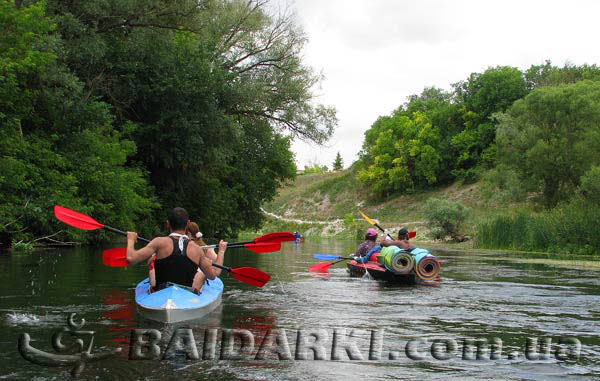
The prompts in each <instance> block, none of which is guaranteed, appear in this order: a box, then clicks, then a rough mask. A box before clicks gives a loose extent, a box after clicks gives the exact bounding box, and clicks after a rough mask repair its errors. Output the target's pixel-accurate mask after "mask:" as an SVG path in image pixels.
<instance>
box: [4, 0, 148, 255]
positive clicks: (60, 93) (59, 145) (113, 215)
mask: <svg viewBox="0 0 600 381" xmlns="http://www.w3.org/2000/svg"><path fill="white" fill-rule="evenodd" d="M0 7H2V11H1V14H2V16H1V17H0V23H1V24H0V29H2V30H5V31H7V33H6V34H4V35H3V37H2V41H1V44H2V49H0V65H1V68H0V72H1V73H3V75H6V77H3V78H4V79H6V80H0V94H1V96H0V106H1V107H0V110H2V114H1V115H0V119H1V121H2V125H3V128H2V129H1V130H0V173H1V175H0V190H1V192H0V220H1V221H2V224H1V225H0V241H1V242H2V243H3V244H5V245H9V244H11V242H12V243H19V244H20V245H21V246H22V245H26V244H29V243H30V241H31V240H32V239H33V237H34V236H39V235H43V236H51V237H52V239H56V240H69V239H77V240H87V239H99V238H101V235H83V234H82V233H81V232H78V231H75V230H74V229H68V228H67V229H65V227H64V225H60V224H58V223H57V222H56V220H55V219H54V217H53V215H52V209H53V206H54V205H55V204H61V205H64V206H67V207H70V208H73V209H77V210H81V211H82V212H87V213H90V214H93V215H94V216H95V217H97V218H99V219H102V220H103V221H104V222H106V223H110V222H113V221H114V222H115V224H117V223H118V224H120V225H119V226H122V227H123V228H131V229H133V228H135V224H136V223H138V222H139V220H140V219H141V218H144V217H145V216H148V215H149V214H150V210H151V208H152V207H153V206H155V204H154V201H153V199H152V197H151V196H150V192H149V189H148V186H147V183H146V181H145V180H144V178H143V174H142V172H141V171H140V170H138V169H135V168H127V167H125V166H124V165H125V163H126V161H127V158H128V157H129V156H131V155H132V154H133V153H135V144H134V143H133V142H132V141H130V140H128V139H126V138H125V136H124V135H123V134H122V133H120V132H118V131H115V130H114V129H113V128H112V122H113V116H112V115H111V113H110V109H109V107H108V105H107V104H106V103H103V102H98V101H96V100H95V99H93V98H90V97H89V95H88V94H86V92H85V91H84V85H83V83H82V82H81V81H79V80H78V79H77V78H76V77H74V76H73V75H71V74H70V73H69V70H68V69H67V68H66V67H64V66H63V64H62V63H61V62H60V61H59V60H57V56H58V53H59V52H60V49H59V44H58V41H57V39H56V38H57V37H56V36H55V35H53V34H51V33H52V31H53V29H54V26H53V24H52V22H51V19H50V18H48V17H47V16H45V15H44V3H43V2H40V3H34V4H32V5H29V6H24V7H21V8H18V9H17V8H15V6H14V4H13V3H12V2H2V4H1V5H0Z"/></svg>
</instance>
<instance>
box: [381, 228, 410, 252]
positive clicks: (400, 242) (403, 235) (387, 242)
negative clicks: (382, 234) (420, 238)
mask: <svg viewBox="0 0 600 381" xmlns="http://www.w3.org/2000/svg"><path fill="white" fill-rule="evenodd" d="M379 244H380V245H381V246H383V247H385V246H398V247H399V248H400V249H404V250H410V249H414V248H415V247H416V246H415V245H413V244H412V243H410V242H408V230H406V228H402V229H400V230H399V231H398V239H397V240H391V239H383V240H381V242H380V243H379Z"/></svg>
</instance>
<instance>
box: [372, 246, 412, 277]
mask: <svg viewBox="0 0 600 381" xmlns="http://www.w3.org/2000/svg"><path fill="white" fill-rule="evenodd" d="M377 262H379V263H381V264H383V265H384V266H385V268H386V269H388V270H389V271H391V272H394V273H397V274H408V273H409V272H411V270H412V269H413V267H414V266H415V260H414V257H413V256H412V255H411V254H410V253H408V252H406V251H404V250H402V249H400V248H399V247H397V246H388V247H384V248H382V249H381V253H379V256H378V257H377Z"/></svg>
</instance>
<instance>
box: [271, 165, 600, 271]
mask: <svg viewBox="0 0 600 381" xmlns="http://www.w3.org/2000/svg"><path fill="white" fill-rule="evenodd" d="M431 198H437V199H443V200H449V201H451V202H455V203H458V204H460V205H462V206H464V207H465V208H467V210H468V213H467V216H466V218H465V220H464V222H463V224H462V225H461V228H460V233H462V234H464V235H465V236H466V237H468V238H469V239H468V240H467V242H464V243H462V244H459V245H457V248H462V247H465V248H469V249H472V248H475V249H480V248H485V249H491V250H494V249H500V250H507V249H508V251H509V252H513V251H512V250H515V251H514V252H517V253H522V254H519V255H526V256H527V257H528V258H540V257H542V258H546V259H557V260H591V261H596V260H597V258H600V251H598V250H594V247H596V246H595V245H594V244H590V243H589V242H585V237H586V235H584V236H582V237H581V238H580V240H579V241H578V242H580V243H581V245H578V244H577V243H578V242H575V243H573V242H571V241H573V239H572V237H571V236H572V235H573V234H575V233H579V232H573V231H572V230H573V229H570V230H565V231H564V232H560V231H557V232H554V231H553V229H554V227H555V226H556V225H557V224H558V225H560V221H558V222H557V221H556V218H548V216H547V215H548V213H547V212H544V211H540V210H537V209H536V208H535V205H534V204H532V203H530V202H529V201H528V200H527V199H526V200H524V201H523V202H520V203H514V202H510V201H506V200H502V198H500V197H495V196H494V195H493V191H492V190H490V187H489V185H488V184H486V183H485V182H484V181H479V182H475V183H470V184H464V183H461V182H455V183H453V184H451V185H448V186H445V187H439V188H435V189H432V190H427V191H423V192H419V193H415V194H411V195H401V196H395V197H390V198H387V199H384V200H376V199H373V198H372V195H371V194H370V193H369V192H367V190H366V189H364V188H363V187H362V186H361V185H360V184H359V183H358V181H357V180H356V171H355V170H354V169H352V168H350V169H347V170H343V171H334V172H326V173H313V174H307V175H300V176H298V177H297V178H296V179H295V180H294V181H290V182H288V183H287V184H285V186H284V187H282V188H281V189H280V190H279V193H278V196H277V197H275V198H274V199H273V200H272V201H271V202H270V203H268V204H266V205H264V207H263V211H264V212H265V214H266V215H267V222H266V224H265V225H264V226H263V228H262V229H261V230H260V231H259V232H260V233H264V232H268V231H278V230H287V231H299V232H300V233H302V234H303V235H304V236H305V237H309V238H311V239H317V238H321V237H324V238H326V239H331V238H335V239H361V238H362V237H363V236H364V232H365V230H366V229H367V228H369V227H371V225H369V224H368V223H367V222H366V221H365V220H364V219H363V218H362V217H361V216H360V215H359V214H358V210H359V209H361V210H363V211H364V212H365V213H366V214H367V215H368V216H369V217H371V218H373V219H377V220H378V221H379V225H380V226H382V227H383V228H385V229H387V230H389V231H390V232H392V234H393V233H394V232H396V231H398V229H400V228H401V227H406V228H407V229H408V230H409V231H416V233H417V236H416V237H415V239H414V241H416V242H426V243H431V244H436V243H440V241H439V240H436V235H435V232H433V231H432V230H431V229H430V228H429V227H428V225H427V221H426V220H425V213H424V205H425V204H426V202H427V200H429V199H431ZM501 213H502V214H501ZM510 215H513V216H517V217H518V218H517V219H516V220H517V221H518V222H522V221H526V222H527V221H533V222H536V224H533V223H529V224H525V223H521V225H520V226H521V229H520V230H519V229H516V231H507V229H506V227H507V226H509V224H508V223H507V224H504V225H502V224H500V225H499V224H498V221H504V220H505V219H508V220H511V219H515V218H513V217H502V216H510ZM559 217H560V216H559ZM581 218H583V217H582V216H577V218H571V219H572V220H573V221H579V220H581ZM539 221H541V222H544V221H545V222H548V223H547V224H542V223H541V222H540V223H538V222H539ZM550 222H552V224H550ZM569 222H570V221H569ZM571 225H573V223H564V224H563V226H565V227H568V226H571ZM587 225H589V224H584V223H578V224H577V226H579V230H583V228H582V227H583V226H587ZM489 226H492V229H490V228H489ZM482 227H486V230H485V234H486V237H487V238H490V237H491V238H494V239H496V240H495V241H491V245H490V243H489V242H490V241H489V240H488V242H484V241H483V240H482V239H481V238H482V236H481V228H482ZM533 228H535V229H533ZM565 229H566V228H565ZM508 230H510V229H508ZM512 230H515V229H512ZM551 230H552V231H551ZM526 233H527V234H526ZM561 234H562V235H566V237H565V238H562V241H561V242H565V243H566V242H570V243H569V245H568V246H567V245H560V244H558V245H547V244H546V242H545V241H544V242H542V241H541V240H540V239H538V237H542V238H544V239H546V240H549V239H557V238H556V237H560V235H561ZM580 235H581V234H578V237H579V236H580ZM530 236H531V237H530ZM548 236H550V237H548ZM587 236H589V234H588V235H587ZM498 237H501V238H500V239H499V240H498V239H497V238H498ZM553 237H554V238H553ZM590 237H591V236H590ZM478 238H479V240H478ZM534 238H535V239H536V240H535V239H534ZM588 238H589V237H588ZM538 242H541V243H540V248H541V249H536V247H537V246H536V244H537V243H538ZM442 243H443V244H444V245H445V244H446V243H447V242H442ZM498 244H500V245H499V246H498ZM543 244H546V246H543ZM544 250H546V251H547V252H546V251H544ZM557 256H558V257H557ZM565 257H566V258H565Z"/></svg>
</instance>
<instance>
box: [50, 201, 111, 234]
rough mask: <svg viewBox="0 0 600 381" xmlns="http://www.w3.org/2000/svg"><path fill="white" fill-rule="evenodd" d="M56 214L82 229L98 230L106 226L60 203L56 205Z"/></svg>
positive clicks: (62, 220)
mask: <svg viewBox="0 0 600 381" xmlns="http://www.w3.org/2000/svg"><path fill="white" fill-rule="evenodd" d="M54 216H56V219H57V220H59V221H61V222H64V223H65V224H67V225H69V226H73V227H74V228H77V229H81V230H96V229H102V228H103V227H104V225H102V224H101V223H99V222H98V221H96V220H94V219H93V218H91V217H88V216H86V215H85V214H81V213H77V212H75V211H72V210H70V209H67V208H63V207H62V206H58V205H54Z"/></svg>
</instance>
